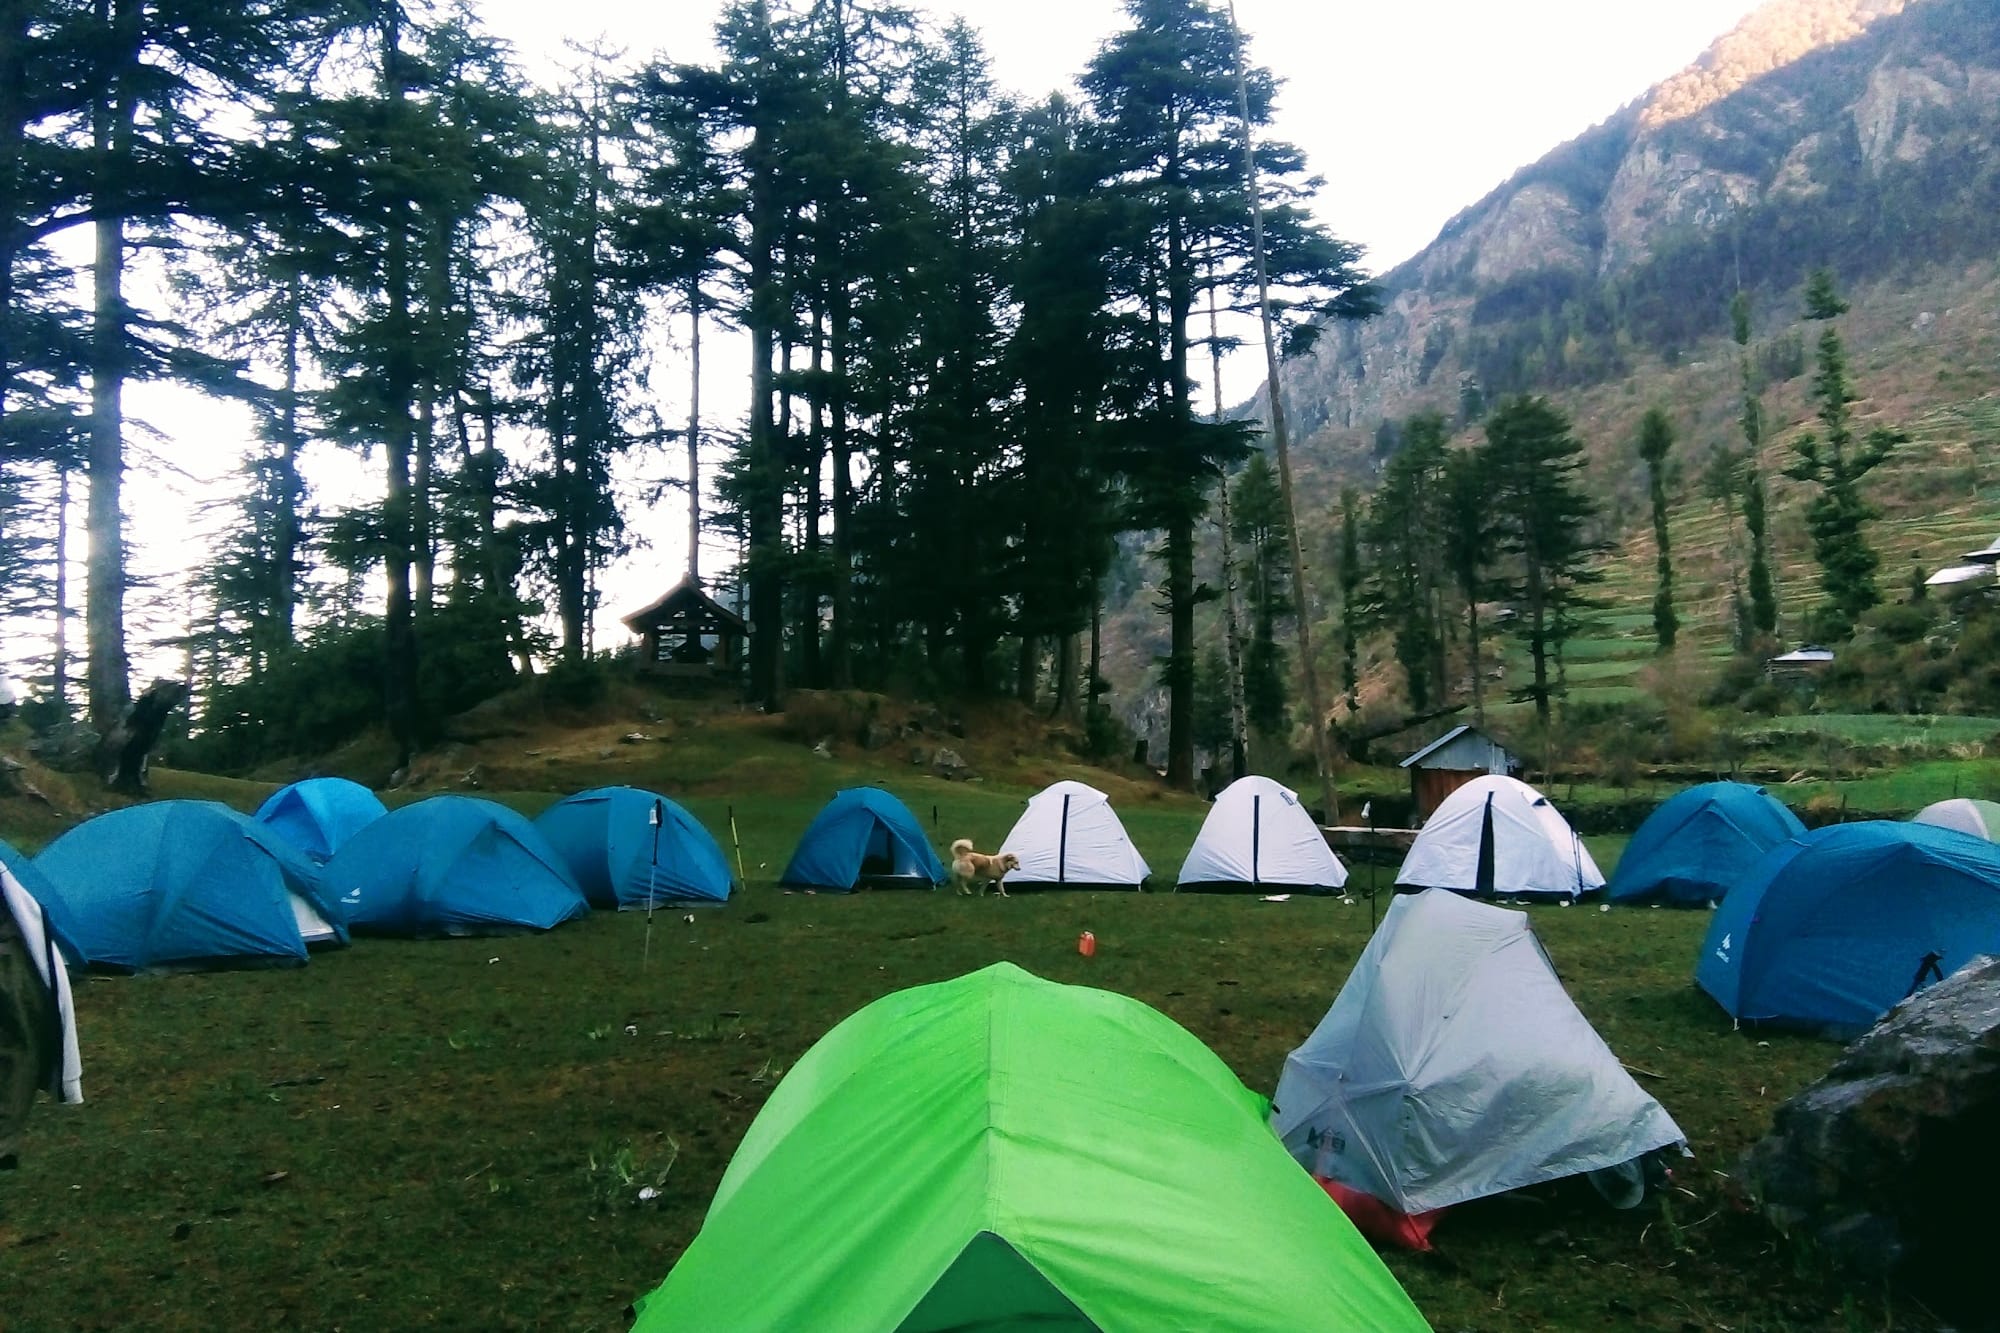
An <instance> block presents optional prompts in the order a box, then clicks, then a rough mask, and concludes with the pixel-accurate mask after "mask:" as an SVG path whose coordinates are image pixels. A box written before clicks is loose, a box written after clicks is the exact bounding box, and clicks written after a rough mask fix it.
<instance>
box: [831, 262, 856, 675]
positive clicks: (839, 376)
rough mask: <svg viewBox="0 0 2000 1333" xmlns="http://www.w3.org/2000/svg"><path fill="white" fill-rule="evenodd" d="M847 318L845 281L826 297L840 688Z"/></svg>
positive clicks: (845, 631) (847, 619) (850, 614)
mask: <svg viewBox="0 0 2000 1333" xmlns="http://www.w3.org/2000/svg"><path fill="white" fill-rule="evenodd" d="M847 316H848V295H847V288H846V285H845V284H844V283H842V284H836V285H835V286H834V287H833V288H832V290H831V291H830V292H829V293H828V295H827V334H828V337H827V351H828V369H829V371H830V372H831V376H832V382H831V384H830V385H829V389H830V393H831V396H832V399H833V417H832V420H831V422H830V423H829V431H828V434H829V438H830V441H831V443H832V445H833V632H832V634H831V635H830V636H829V638H830V640H831V642H830V643H829V644H828V648H829V655H830V656H831V657H832V658H833V662H832V680H833V687H834V688H835V689H837V690H844V689H847V688H849V687H851V686H852V685H853V684H854V592H853V581H854V532H853V518H854V476H853V468H852V464H851V459H850V456H849V448H850V446H849V442H848V437H847V333H848V328H847Z"/></svg>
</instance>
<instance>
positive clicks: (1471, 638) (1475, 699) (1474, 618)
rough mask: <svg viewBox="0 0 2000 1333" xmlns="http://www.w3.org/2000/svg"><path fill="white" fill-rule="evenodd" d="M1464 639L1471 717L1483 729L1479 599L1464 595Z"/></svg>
mask: <svg viewBox="0 0 2000 1333" xmlns="http://www.w3.org/2000/svg"><path fill="white" fill-rule="evenodd" d="M1465 641H1466V643H1467V645H1468V646H1469V647H1470V649H1471V656H1472V717H1473V720H1474V721H1475V722H1476V723H1477V724H1478V725H1479V727H1480V728H1481V729H1482V730H1483V729H1484V728H1485V726H1486V677H1485V674H1484V673H1483V671H1482V670H1481V667H1480V663H1479V599H1478V598H1477V597H1476V596H1475V595H1473V594H1472V593H1467V594H1466V597H1465Z"/></svg>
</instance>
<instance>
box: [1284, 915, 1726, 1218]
mask: <svg viewBox="0 0 2000 1333" xmlns="http://www.w3.org/2000/svg"><path fill="white" fill-rule="evenodd" d="M1271 1128H1272V1129H1273V1131H1274V1132H1275V1133H1276V1134H1277V1135H1278V1137H1279V1138H1280V1139H1281V1140H1283V1142H1284V1145H1285V1147H1286V1148H1287V1149H1288V1150H1290V1152H1291V1154H1292V1156H1293V1157H1295V1158H1297V1159H1298V1161H1299V1162H1300V1163H1302V1164H1303V1165H1304V1166H1305V1167H1306V1169H1307V1170H1309V1171H1311V1172H1312V1173H1313V1174H1314V1175H1315V1176H1318V1177H1321V1178H1324V1179H1330V1180H1333V1181H1336V1182H1338V1183H1340V1184H1342V1185H1345V1186H1347V1187H1348V1188H1350V1189H1354V1190H1358V1191H1360V1192H1361V1193H1364V1194H1367V1195H1370V1196H1372V1197H1373V1198H1375V1199H1379V1200H1381V1201H1382V1202H1384V1203H1386V1204H1389V1205H1391V1206H1392V1207H1394V1208H1395V1209H1397V1210H1398V1211H1400V1212H1402V1213H1405V1214H1411V1215H1415V1214H1419V1213H1427V1212H1431V1211H1434V1210H1436V1209H1439V1208H1446V1207H1450V1206H1451V1205H1453V1204H1459V1203H1464V1202H1466V1201H1468V1200H1471V1199H1479V1198H1484V1197H1485V1196H1487V1195H1490V1194H1499V1193H1502V1192H1504V1191H1506V1190H1512V1189H1519V1188H1521V1187H1522V1186H1524V1185H1533V1184H1536V1183H1538V1182H1541V1181H1546V1180H1556V1179H1559V1178H1561V1177H1563V1176H1573V1175H1580V1174H1584V1173H1587V1172H1596V1171H1611V1170H1613V1169H1615V1168H1627V1169H1628V1170H1629V1167H1628V1164H1631V1163H1633V1162H1634V1160H1635V1159H1637V1158H1640V1157H1643V1156H1644V1155H1645V1154H1646V1153H1649V1152H1653V1151H1656V1150H1658V1149H1662V1148H1667V1147H1670V1146H1672V1145H1675V1144H1679V1143H1681V1142H1683V1141H1684V1140H1685V1138H1686V1136H1685V1135H1684V1134H1682V1133H1681V1131H1680V1127H1679V1126H1677V1125H1676V1124H1674V1121H1673V1118H1672V1117H1671V1116H1669V1115H1668V1114H1667V1113H1666V1111H1665V1110H1664V1109H1663V1108H1662V1107H1661V1106H1660V1104H1659V1103H1658V1102H1657V1101H1655V1100H1654V1099H1653V1098H1652V1097H1651V1096H1649V1095H1648V1094H1647V1093H1646V1091H1645V1090H1644V1089H1642V1088H1641V1087H1639V1085H1638V1084H1637V1083H1635V1082H1633V1080H1632V1076H1631V1075H1630V1074H1628V1073H1626V1072H1625V1068H1624V1066H1623V1065H1621V1064H1620V1063H1619V1062H1618V1057H1617V1056H1616V1055H1614V1054H1612V1052H1611V1048H1610V1047H1608V1046H1606V1045H1605V1044H1604V1040H1603V1038H1601V1037H1599V1036H1598V1035H1597V1032H1596V1030H1595V1029H1593V1028H1592V1027H1591V1026H1590V1023H1589V1020H1587V1019H1585V1018H1584V1016H1583V1015H1582V1014H1581V1013H1580V1012H1578V1010H1577V1007H1576V1005H1575V1003H1574V1002H1572V1001H1571V999H1570V997H1569V995H1568V994H1567V993H1566V992H1565V991H1564V990H1563V987H1562V982H1561V981H1560V980H1559V979H1558V978H1557V977H1556V973H1555V969H1554V968H1553V967H1552V966H1550V964H1549V960H1548V956H1547V955H1546V954H1545V953H1543V952H1542V946H1541V942H1540V941H1539V940H1537V939H1536V938H1535V934H1534V932H1533V931H1532V930H1530V929H1529V927H1528V918H1527V914H1526V913H1523V912H1510V911H1507V910H1506V909H1504V908H1499V907H1494V906H1491V905H1489V904H1486V903H1476V902H1472V901H1470V900H1468V899H1465V898H1461V897H1459V896H1458V895H1457V894H1453V893H1445V892H1439V891H1437V890H1432V891H1430V892H1427V893H1419V894H1406V895H1404V896H1402V897H1399V898H1397V899H1396V901H1395V902H1394V903H1392V904H1391V905H1390V907H1389V911H1388V914H1387V915H1386V916H1385V917H1383V919H1382V925H1381V927H1380V929H1378V930H1377V931H1376V932H1375V935H1374V938H1372V939H1371V940H1369V941H1368V947H1367V948H1365V949H1364V950H1362V953H1361V958H1360V961H1359V962H1357V963H1356V964H1355V966H1354V971H1353V972H1352V973H1351V974H1350V975H1349V976H1348V979H1347V982H1346V984H1344V985H1343V986H1342V987H1341V988H1340V995H1339V996H1338V998H1336V999H1335V1000H1334V1002H1333V1007H1332V1008H1331V1009H1329V1010H1328V1011H1327V1014H1326V1017H1325V1018H1324V1019H1322V1020H1321V1021H1320V1025H1319V1026H1318V1027H1317V1028H1315V1029H1314V1030H1313V1034H1312V1035H1311V1036H1310V1037H1308V1038H1306V1040H1305V1043H1304V1044H1303V1045H1301V1046H1300V1047H1299V1048H1298V1049H1297V1050H1295V1051H1293V1052H1292V1053H1291V1054H1290V1055H1289V1056H1287V1057H1285V1069H1284V1073H1283V1074H1282V1075H1281V1076H1280V1077H1279V1080H1278V1091H1277V1095H1276V1096H1275V1097H1274V1098H1273V1099H1272V1105H1271Z"/></svg>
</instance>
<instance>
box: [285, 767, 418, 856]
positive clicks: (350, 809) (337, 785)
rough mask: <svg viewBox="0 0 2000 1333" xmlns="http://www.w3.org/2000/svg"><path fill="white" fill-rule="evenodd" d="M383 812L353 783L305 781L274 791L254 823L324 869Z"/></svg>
mask: <svg viewBox="0 0 2000 1333" xmlns="http://www.w3.org/2000/svg"><path fill="white" fill-rule="evenodd" d="M388 813H389V811H388V808H387V807H386V806H384V805H383V804H382V802H381V801H379V800H377V799H376V798H375V793H374V792H372V791H369V790H368V789H367V788H366V787H364V786H362V785H361V784H360V783H358V782H349V781H348V780H347V779H346V778H307V779H306V780H305V781H304V782H294V783H293V784H292V785H291V786H289V787H280V788H278V790H276V791H274V792H272V793H271V797H270V799H269V800H267V801H265V802H264V804H262V805H260V806H258V807H257V815H256V818H257V822H258V823H260V824H263V825H265V826H266V827H268V828H269V829H271V831H272V832H274V833H276V834H277V835H278V836H279V837H281V838H283V839H284V840H285V841H286V842H289V843H290V844H292V846H294V847H296V848H298V849H299V850H300V851H301V852H304V853H305V854H306V856H308V857H309V858H311V860H312V861H313V863H314V864H315V865H325V864H326V863H327V862H328V861H329V860H331V859H332V858H333V854H334V853H335V852H337V851H339V850H340V848H341V844H343V843H345V842H346V841H347V840H348V839H349V838H351V837H353V836H354V834H355V832H356V831H357V830H359V829H364V828H366V827H368V825H370V824H372V823H374V822H375V821H376V820H378V819H380V818H381V817H382V816H383V815H386V814H388Z"/></svg>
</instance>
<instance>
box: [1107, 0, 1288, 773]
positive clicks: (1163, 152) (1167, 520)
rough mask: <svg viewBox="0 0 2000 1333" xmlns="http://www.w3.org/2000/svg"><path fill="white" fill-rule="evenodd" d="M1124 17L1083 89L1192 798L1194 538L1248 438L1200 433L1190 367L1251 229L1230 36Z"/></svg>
mask: <svg viewBox="0 0 2000 1333" xmlns="http://www.w3.org/2000/svg"><path fill="white" fill-rule="evenodd" d="M1125 12H1126V16H1127V20H1128V22H1129V24H1130V26H1129V27H1127V28H1126V29H1125V30H1124V31H1122V32H1120V33H1118V34H1116V35H1114V36H1113V37H1112V38H1111V40H1110V41H1109V42H1107V43H1106V44H1105V46H1104V47H1103V49H1102V50H1100V52H1099V53H1098V55H1097V56H1096V58H1095V59H1093V60H1092V61H1091V63H1090V67H1089V69H1088V70H1087V72H1086V73H1085V75H1084V78H1083V85H1084V88H1085V91H1086V92H1088V93H1089V95H1090V97H1091V101H1092V104H1093V106H1094V107H1095V108H1096V111H1097V114H1098V119H1099V121H1100V123H1101V126H1102V131H1101V133H1102V140H1101V145H1102V151H1103V154H1104V159H1105V161H1104V167H1105V169H1106V172H1107V175H1108V178H1109V185H1110V188H1111V190H1112V191H1113V192H1115V194H1116V196H1117V197H1118V198H1119V200H1120V201H1121V202H1122V203H1123V204H1124V205H1125V209H1124V218H1123V222H1124V225H1123V226H1122V227H1121V229H1120V244H1119V247H1118V257H1117V260H1116V263H1115V267H1114V291H1115V292H1116V293H1117V294H1118V295H1119V296H1121V297H1122V298H1123V300H1124V302H1125V303H1126V305H1127V308H1128V309H1129V310H1130V311H1131V312H1132V313H1133V314H1134V315H1135V316H1136V317H1137V319H1138V321H1139V323H1138V326H1137V327H1136V328H1135V329H1134V333H1135V334H1136V335H1138V338H1139V339H1140V341H1137V342H1136V345H1135V346H1133V347H1132V349H1131V350H1132V352H1133V353H1134V354H1135V355H1134V358H1133V361H1132V363H1131V365H1130V373H1131V376H1132V378H1131V381H1130V383H1131V395H1130V400H1129V402H1130V406H1129V408H1128V411H1127V413H1126V415H1125V417H1124V420H1123V422H1122V425H1123V427H1124V430H1123V446H1124V449H1123V452H1124V455H1125V458H1126V471H1127V472H1128V474H1129V476H1130V478H1131V480H1132V484H1133V497H1134V500H1135V502H1136V511H1135V517H1136V518H1137V519H1138V521H1139V522H1140V523H1142V524H1143V525H1144V526H1146V527H1148V528H1152V529H1156V530H1158V531H1160V532H1162V533H1163V534H1164V539H1163V541H1162V543H1161V545H1160V548H1159V555H1160V557H1161V559H1162V561H1163V563H1164V565H1165V567H1166V578H1165V583H1164V588H1163V599H1162V602H1163V609H1164V610H1165V611H1166V614H1167V619H1168V638H1169V649H1168V653H1167V655H1166V657H1165V659H1164V660H1163V662H1162V668H1161V680H1162V683H1163V684H1164V685H1165V686H1166V689H1167V699H1168V702H1167V782H1168V783H1169V785H1171V786H1175V787H1179V788H1184V789H1185V788H1188V787H1191V786H1192V784H1193V779H1194V739H1193V730H1192V721H1193V702H1194V699H1193V687H1194V668H1195V635H1194V613H1195V607H1196V605H1197V603H1198V602H1200V601H1201V600H1203V596H1204V590H1203V589H1201V588H1200V587H1198V586H1197V584H1196V582H1195V568H1194V565H1195V560H1194V556H1195V551H1194V533H1195V524H1196V521H1197V519H1198V518H1199V517H1200V515H1201V513H1202V511H1203V509H1204V508H1205V505H1206V496H1205V492H1206V487H1207V483H1208V481H1209V479H1211V478H1213V477H1214V476H1216V475H1217V473H1218V471H1219V470H1220V469H1221V468H1222V467H1224V466H1226V465H1227V463H1228V462H1229V461H1231V460H1232V459H1233V458H1236V457H1241V456H1242V454H1243V453H1244V452H1245V451H1246V449H1247V444H1246V443H1245V441H1244V439H1243V435H1244V431H1243V429H1242V428H1241V427H1240V426H1237V425H1234V424H1223V425H1217V424H1213V423H1209V422H1204V421H1199V420H1197V419H1196V417H1195V414H1194V410H1193V402H1192V397H1191V392H1192V380H1191V378H1190V372H1189V364H1188V361H1189V353H1190V350H1191V339H1190V331H1189V320H1190V319H1191V317H1192V316H1193V314H1194V310H1195V308H1196V297H1197V293H1198V289H1199V288H1200V286H1201V283H1202V281H1203V268H1204V264H1205V262H1206V259H1207V257H1208V256H1209V254H1210V253H1211V250H1212V246H1211V238H1212V237H1213V236H1214V235H1215V234H1216V233H1218V232H1234V233H1236V234H1238V235H1240V234H1241V232H1242V230H1243V227H1242V223H1243V222H1245V221H1247V218H1244V217H1243V216H1242V212H1241V210H1242V203H1241V201H1242V181H1241V177H1240V175H1239V174H1238V172H1237V171H1236V170H1235V167H1236V166H1237V163H1236V162H1235V161H1234V160H1233V156H1232V155H1231V154H1230V153H1229V151H1228V144H1229V135H1230V133H1231V129H1232V127H1233V126H1234V125H1235V123H1236V122H1237V120H1238V118H1239V116H1238V111H1237V89H1236V77H1235V63H1234V62H1235V47H1234V33H1233V30H1232V29H1231V27H1230V25H1229V22H1228V20H1227V18H1226V17H1225V16H1223V15H1222V14H1220V13H1219V12H1217V11H1216V10H1215V9H1214V8H1213V7H1212V6H1211V5H1209V4H1207V3H1205V0H1127V3H1126V6H1125ZM1270 93H1271V84H1270V79H1269V76H1268V75H1267V74H1263V73H1262V72H1259V74H1258V76H1257V80H1256V85H1255V88H1254V90H1253V99H1252V105H1251V118H1252V121H1253V123H1262V122H1263V121H1264V120H1266V119H1268V117H1269V113H1270ZM1232 204H1233V206H1232Z"/></svg>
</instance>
